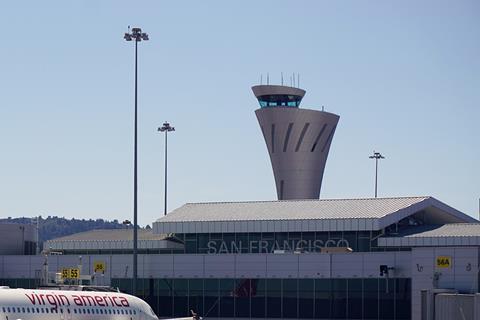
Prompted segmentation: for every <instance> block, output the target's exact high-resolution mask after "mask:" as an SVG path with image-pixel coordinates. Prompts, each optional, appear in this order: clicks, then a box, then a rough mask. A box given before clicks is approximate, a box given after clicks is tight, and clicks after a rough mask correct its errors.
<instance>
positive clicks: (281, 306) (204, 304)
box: [112, 278, 411, 320]
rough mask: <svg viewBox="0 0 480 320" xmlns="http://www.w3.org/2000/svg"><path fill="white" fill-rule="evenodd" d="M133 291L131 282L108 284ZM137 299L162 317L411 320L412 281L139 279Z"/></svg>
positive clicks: (116, 281)
mask: <svg viewBox="0 0 480 320" xmlns="http://www.w3.org/2000/svg"><path fill="white" fill-rule="evenodd" d="M112 285H113V286H118V287H119V288H120V289H121V290H122V291H125V292H131V285H132V280H131V279H112ZM137 288H138V290H139V292H137V295H138V296H140V297H142V298H143V299H144V300H145V301H147V302H148V303H149V304H150V305H151V306H152V308H153V309H154V310H155V312H156V313H157V315H158V316H160V317H185V316H187V315H188V314H189V310H194V311H196V312H198V313H199V314H201V315H202V316H203V317H207V318H208V317H211V318H217V317H222V318H223V317H229V318H230V317H231V318H233V317H237V318H290V319H294V318H302V319H398V320H401V319H410V318H411V311H410V303H411V293H410V292H411V280H410V279H409V278H395V279H377V278H368V279H358V278H356V279H139V282H138V284H137Z"/></svg>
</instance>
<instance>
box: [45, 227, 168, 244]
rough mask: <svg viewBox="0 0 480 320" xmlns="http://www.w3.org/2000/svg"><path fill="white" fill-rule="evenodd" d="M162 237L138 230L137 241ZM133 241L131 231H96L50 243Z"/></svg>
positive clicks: (76, 234)
mask: <svg viewBox="0 0 480 320" xmlns="http://www.w3.org/2000/svg"><path fill="white" fill-rule="evenodd" d="M163 238H164V235H162V234H154V233H152V230H144V229H139V230H138V240H162V239H163ZM116 240H133V230H132V229H98V230H90V231H85V232H79V233H75V234H71V235H68V236H65V237H60V238H56V239H52V240H50V241H116Z"/></svg>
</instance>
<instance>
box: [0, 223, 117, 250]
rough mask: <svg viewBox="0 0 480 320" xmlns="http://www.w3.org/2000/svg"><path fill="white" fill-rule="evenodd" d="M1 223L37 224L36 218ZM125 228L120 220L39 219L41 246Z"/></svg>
mask: <svg viewBox="0 0 480 320" xmlns="http://www.w3.org/2000/svg"><path fill="white" fill-rule="evenodd" d="M0 222H10V223H27V224H28V223H36V218H25V217H23V218H10V217H9V218H0ZM122 228H125V226H124V225H123V224H121V223H119V222H118V220H113V221H107V220H103V219H96V220H92V219H90V220H85V219H81V220H80V219H75V218H74V219H66V218H62V217H56V216H53V217H52V216H48V217H46V218H43V217H41V216H40V217H39V238H40V246H42V245H43V242H44V241H46V240H50V239H54V238H58V237H63V236H67V235H70V234H74V233H78V232H83V231H89V230H94V229H122Z"/></svg>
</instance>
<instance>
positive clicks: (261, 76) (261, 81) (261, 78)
mask: <svg viewBox="0 0 480 320" xmlns="http://www.w3.org/2000/svg"><path fill="white" fill-rule="evenodd" d="M262 84H263V74H260V85H262Z"/></svg>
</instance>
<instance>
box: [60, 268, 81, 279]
mask: <svg viewBox="0 0 480 320" xmlns="http://www.w3.org/2000/svg"><path fill="white" fill-rule="evenodd" d="M62 278H63V279H79V278H80V269H78V268H65V269H62Z"/></svg>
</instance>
